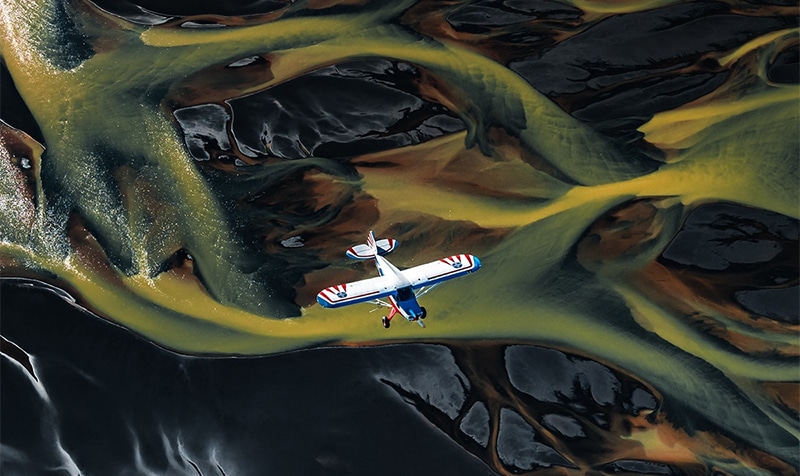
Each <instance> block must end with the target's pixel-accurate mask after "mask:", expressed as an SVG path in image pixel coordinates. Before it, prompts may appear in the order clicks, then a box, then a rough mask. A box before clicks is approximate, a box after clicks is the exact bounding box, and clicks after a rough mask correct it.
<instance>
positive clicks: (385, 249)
mask: <svg viewBox="0 0 800 476" xmlns="http://www.w3.org/2000/svg"><path fill="white" fill-rule="evenodd" d="M375 246H376V247H377V250H378V254H379V255H380V256H383V255H387V254H389V253H391V252H392V251H394V249H395V248H397V240H395V239H392V238H384V239H383V240H377V241H375ZM345 254H346V255H347V257H348V258H352V259H372V258H374V257H375V252H374V251H372V247H370V246H369V244H363V245H356V246H353V247H351V248H348V250H347V252H346V253H345Z"/></svg>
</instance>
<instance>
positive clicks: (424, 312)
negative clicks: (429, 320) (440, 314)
mask: <svg viewBox="0 0 800 476" xmlns="http://www.w3.org/2000/svg"><path fill="white" fill-rule="evenodd" d="M420 309H421V310H422V314H420V315H419V318H420V319H425V318H426V317H428V310H427V309H425V308H424V307H421V308H420Z"/></svg>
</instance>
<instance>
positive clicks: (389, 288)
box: [317, 276, 397, 308]
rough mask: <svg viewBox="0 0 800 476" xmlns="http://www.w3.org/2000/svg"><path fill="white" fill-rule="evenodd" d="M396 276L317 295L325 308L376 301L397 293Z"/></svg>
mask: <svg viewBox="0 0 800 476" xmlns="http://www.w3.org/2000/svg"><path fill="white" fill-rule="evenodd" d="M396 283H397V280H396V279H395V277H394V276H378V277H375V278H369V279H363V280H361V281H354V282H352V283H347V284H339V285H338V286H331V287H329V288H325V289H323V290H322V291H320V292H319V294H317V302H318V303H320V304H321V305H322V306H323V307H331V308H335V307H342V306H349V305H350V304H357V303H360V302H367V301H374V300H376V299H380V298H383V297H386V296H389V295H390V294H393V293H394V292H395V291H397V286H396Z"/></svg>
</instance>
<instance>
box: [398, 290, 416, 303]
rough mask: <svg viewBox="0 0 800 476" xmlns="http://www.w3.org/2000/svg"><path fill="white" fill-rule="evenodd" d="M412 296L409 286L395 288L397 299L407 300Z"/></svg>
mask: <svg viewBox="0 0 800 476" xmlns="http://www.w3.org/2000/svg"><path fill="white" fill-rule="evenodd" d="M412 297H414V292H413V291H412V290H411V286H407V287H405V288H400V289H398V290H397V300H398V301H408V300H409V299H411V298H412Z"/></svg>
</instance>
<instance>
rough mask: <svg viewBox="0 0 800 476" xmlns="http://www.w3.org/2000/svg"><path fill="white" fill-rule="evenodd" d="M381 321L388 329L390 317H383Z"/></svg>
mask: <svg viewBox="0 0 800 476" xmlns="http://www.w3.org/2000/svg"><path fill="white" fill-rule="evenodd" d="M381 322H382V323H383V327H385V328H386V329H388V328H389V325H390V322H389V319H387V318H386V316H384V317H382V318H381Z"/></svg>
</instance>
